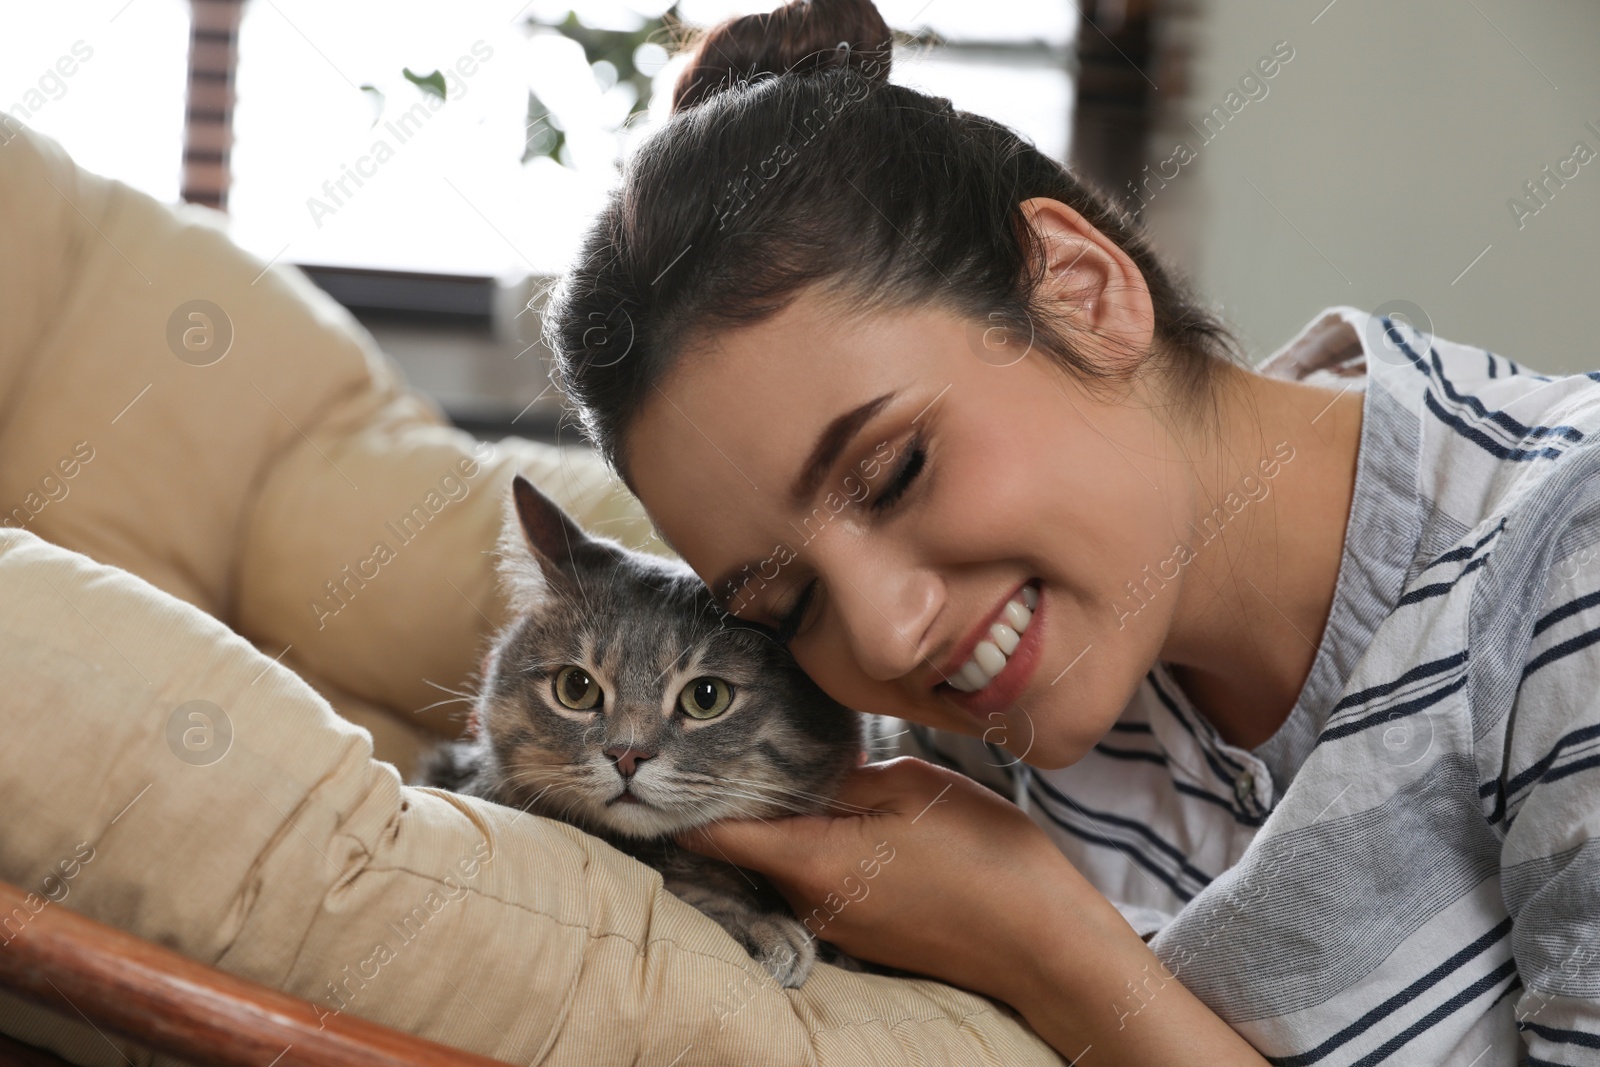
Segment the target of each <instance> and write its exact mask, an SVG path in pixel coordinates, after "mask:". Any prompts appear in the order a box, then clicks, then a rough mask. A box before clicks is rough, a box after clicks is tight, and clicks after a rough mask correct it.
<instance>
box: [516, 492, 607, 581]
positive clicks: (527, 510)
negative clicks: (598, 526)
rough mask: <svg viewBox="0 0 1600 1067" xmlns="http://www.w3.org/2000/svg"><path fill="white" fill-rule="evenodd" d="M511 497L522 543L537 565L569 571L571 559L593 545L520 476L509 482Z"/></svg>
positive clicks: (557, 506) (552, 502)
mask: <svg viewBox="0 0 1600 1067" xmlns="http://www.w3.org/2000/svg"><path fill="white" fill-rule="evenodd" d="M511 498H512V500H513V501H514V502H515V504H516V511H517V523H518V524H519V525H520V526H521V528H522V538H523V541H524V543H526V544H527V546H528V549H529V551H531V552H532V553H533V556H534V559H536V560H538V561H539V563H540V564H541V565H543V564H545V563H553V564H555V565H556V566H557V567H560V568H562V569H563V570H566V569H570V568H571V567H572V566H573V560H574V557H576V556H577V555H578V554H580V553H581V552H582V551H583V550H584V549H587V548H589V547H590V546H591V545H593V543H594V539H593V538H591V537H590V536H589V535H588V534H586V533H584V532H583V527H581V526H579V525H578V524H577V523H575V522H573V521H572V518H571V516H569V515H568V514H567V513H566V512H565V511H563V510H561V505H560V504H557V503H556V502H555V501H554V500H551V499H550V498H549V497H547V496H545V495H544V494H543V493H541V492H539V490H538V489H536V488H535V487H534V484H533V483H532V482H530V481H528V479H526V478H524V477H523V476H522V475H521V474H518V475H516V476H515V477H514V478H512V479H511Z"/></svg>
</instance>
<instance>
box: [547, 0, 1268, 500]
mask: <svg viewBox="0 0 1600 1067" xmlns="http://www.w3.org/2000/svg"><path fill="white" fill-rule="evenodd" d="M891 44H892V41H891V35H890V31H889V28H888V26H887V25H886V24H885V23H884V21H883V19H882V17H881V16H880V15H879V14H878V12H877V9H876V8H875V7H873V5H872V4H871V3H869V2H867V0H794V2H792V3H789V4H787V5H786V6H784V7H781V8H779V9H777V10H776V11H773V12H772V13H770V14H761V15H748V16H744V17H742V18H736V19H731V20H729V21H728V22H725V23H723V24H722V25H720V26H718V27H716V28H715V29H713V30H711V31H710V32H709V33H707V34H706V35H705V36H704V37H703V38H702V39H701V40H700V41H699V42H698V45H697V46H696V48H695V50H694V53H693V56H692V58H691V62H690V64H689V66H688V67H687V68H686V69H685V71H684V73H683V75H682V77H681V78H680V80H679V81H678V83H677V86H676V89H675V91H674V94H673V99H674V114H673V116H672V117H671V119H670V120H669V121H668V122H667V123H666V124H665V125H664V126H663V127H662V128H661V129H660V130H658V131H657V132H656V133H655V134H653V135H652V136H651V137H650V138H648V139H647V140H646V141H645V143H644V144H643V145H641V146H640V148H639V150H638V151H637V152H636V153H635V154H634V156H633V158H632V159H631V160H630V161H629V163H628V165H627V167H626V170H625V173H624V175H623V180H622V182H621V184H620V186H619V187H618V188H617V189H616V190H615V191H614V192H613V193H612V195H611V198H610V200H609V202H608V203H607V205H606V207H605V209H604V210H603V211H602V212H601V214H600V216H599V218H598V219H597V221H596V222H595V224H594V226H593V227H592V228H591V229H590V231H589V233H588V235H587V236H586V238H585V240H584V243H583V247H582V250H581V252H580V255H579V258H578V260H577V264H576V266H575V267H574V268H573V269H572V270H571V271H570V272H569V273H568V274H567V275H566V276H565V277H564V278H563V279H562V280H561V282H560V283H559V285H558V286H557V289H556V291H555V292H554V293H553V295H552V298H551V301H550V304H549V305H548V307H547V308H546V313H545V326H546V331H547V337H548V339H549V343H550V346H551V349H552V351H553V352H554V353H555V357H556V374H557V379H558V381H559V383H560V384H561V386H562V387H563V388H564V389H565V390H566V392H567V395H568V397H569V398H570V399H571V400H572V401H573V403H574V404H575V405H576V407H577V411H578V415H579V418H580V420H581V422H582V425H583V427H584V429H585V431H586V432H587V434H588V436H589V437H590V439H591V440H592V441H593V442H594V443H595V445H596V447H597V448H599V450H600V451H601V453H602V454H603V455H604V456H605V457H606V459H607V461H608V462H609V463H610V464H611V465H612V466H613V468H615V469H616V470H617V471H618V472H619V473H620V474H621V475H622V477H623V478H624V480H627V478H628V472H627V471H626V469H624V465H623V438H624V436H625V435H626V433H627V430H628V427H629V426H630V424H631V422H632V420H633V418H634V416H635V415H636V414H637V412H638V410H639V408H640V406H641V405H642V404H643V403H644V402H645V401H646V400H647V399H648V398H649V396H650V394H651V392H652V391H653V390H654V389H655V388H656V387H657V386H658V385H659V384H660V383H661V381H662V380H663V379H664V378H665V377H666V375H667V374H668V373H669V372H670V371H671V370H672V368H673V367H674V366H675V365H676V361H677V360H679V359H681V358H686V357H688V356H689V355H690V354H691V353H692V347H693V342H694V341H695V340H696V338H699V337H704V336H706V334H707V333H709V332H712V331H715V330H717V329H719V328H725V327H729V326H738V325H741V324H750V323H754V322H758V321H760V320H762V319H764V318H766V317H767V316H770V315H772V314H774V313H776V312H778V311H780V310H781V309H782V308H783V307H785V306H786V305H787V304H788V303H789V302H790V301H791V300H793V299H794V298H795V297H796V296H797V295H799V293H800V292H801V291H802V290H805V289H808V288H811V287H818V288H820V289H821V290H823V291H825V292H827V293H828V294H829V295H832V296H837V297H839V298H841V299H842V300H843V301H845V304H846V306H849V307H851V308H853V309H857V310H859V311H870V310H877V309H888V308H905V307H916V306H938V307H941V308H944V309H946V310H949V311H953V312H955V313H957V314H959V315H961V316H963V317H965V318H967V319H968V320H969V321H970V322H973V323H981V324H982V325H983V328H984V329H987V330H991V331H992V330H996V329H998V330H1002V331H1005V333H1006V334H1008V335H1009V336H1011V337H1014V338H1018V339H1019V343H1020V339H1026V341H1027V342H1028V343H1029V344H1031V345H1032V346H1034V347H1037V348H1039V349H1040V350H1041V351H1042V352H1043V353H1044V354H1046V355H1047V356H1048V357H1050V358H1051V359H1053V361H1054V362H1056V363H1057V364H1059V365H1060V366H1061V368H1062V369H1064V370H1065V371H1067V372H1068V373H1071V374H1072V375H1074V376H1075V377H1076V378H1077V379H1078V380H1079V381H1083V382H1087V383H1093V382H1102V383H1105V382H1109V381H1110V378H1109V376H1108V374H1107V372H1106V371H1105V370H1104V369H1103V368H1102V366H1101V365H1099V364H1097V363H1094V362H1092V361H1090V360H1088V359H1086V358H1084V357H1083V356H1082V355H1081V354H1080V353H1079V352H1078V351H1077V349H1076V348H1075V346H1074V344H1073V342H1072V335H1073V334H1074V332H1075V328H1073V327H1070V326H1067V325H1065V324H1064V323H1063V322H1062V321H1061V318H1060V316H1059V315H1057V314H1054V313H1052V312H1050V311H1049V310H1047V309H1046V308H1045V307H1044V306H1043V302H1042V301H1039V300H1037V299H1036V296H1035V293H1036V291H1037V289H1038V287H1039V284H1040V282H1041V280H1042V279H1043V277H1044V272H1045V264H1044V257H1043V254H1042V249H1041V247H1040V245H1039V243H1038V242H1037V241H1036V240H1035V239H1034V236H1033V231H1032V229H1031V227H1030V225H1029V223H1028V222H1027V220H1026V219H1025V218H1024V217H1023V215H1022V212H1021V211H1020V209H1019V206H1020V204H1021V203H1022V202H1023V201H1025V200H1028V199H1030V198H1033V197H1050V198H1053V199H1055V200H1058V201H1060V202H1062V203H1064V204H1066V205H1068V206H1069V207H1071V208H1073V209H1074V210H1075V211H1077V212H1078V213H1079V214H1081V215H1082V216H1083V217H1084V218H1085V219H1086V220H1087V221H1088V222H1089V223H1090V224H1091V225H1093V226H1095V227H1096V228H1097V229H1099V230H1100V231H1101V232H1102V233H1104V234H1105V235H1106V236H1107V237H1109V238H1110V239H1111V240H1112V241H1114V242H1115V243H1116V244H1117V245H1118V246H1120V247H1121V248H1122V249H1123V250H1124V251H1125V252H1126V253H1127V255H1128V256H1129V258H1130V259H1132V261H1133V262H1134V264H1135V265H1136V266H1137V267H1138V269H1139V271H1140V272H1141V273H1142V274H1143V276H1144V280H1145V284H1146V285H1147V287H1148V288H1149V291H1150V297H1151V302H1152V304H1153V307H1154V317H1155V341H1154V343H1153V344H1152V346H1151V350H1150V353H1149V357H1150V359H1151V360H1153V361H1155V364H1156V366H1155V367H1154V368H1153V369H1155V370H1158V371H1160V372H1161V373H1162V375H1163V379H1162V380H1163V382H1164V384H1165V385H1166V386H1167V391H1168V395H1170V396H1171V397H1172V398H1173V402H1174V404H1175V406H1176V407H1177V408H1178V409H1180V412H1181V413H1183V414H1188V415H1196V414H1201V413H1204V412H1207V411H1209V412H1210V413H1211V414H1213V415H1214V414H1215V404H1216V385H1217V383H1218V382H1219V381H1220V378H1221V374H1220V371H1221V370H1222V368H1223V366H1224V365H1226V364H1233V365H1235V366H1245V365H1246V363H1245V361H1244V359H1243V357H1242V355H1241V354H1240V352H1239V348H1238V344H1237V342H1236V341H1235V340H1234V338H1233V336H1232V334H1231V333H1230V331H1229V330H1228V329H1227V327H1226V326H1225V325H1224V324H1223V323H1222V322H1221V321H1220V320H1219V319H1218V318H1217V316H1215V315H1214V314H1213V313H1212V312H1211V311H1209V310H1208V309H1207V308H1205V307H1204V306H1202V305H1201V304H1200V303H1199V302H1198V301H1197V300H1196V299H1195V298H1194V297H1193V296H1192V295H1191V294H1190V293H1189V291H1188V290H1187V288H1186V287H1185V286H1184V285H1183V283H1182V282H1181V281H1180V279H1178V278H1177V277H1176V276H1175V275H1174V274H1173V273H1172V272H1170V271H1169V270H1168V269H1167V268H1166V267H1165V266H1164V265H1163V264H1162V263H1161V262H1160V260H1159V259H1158V257H1157V255H1156V253H1155V251H1154V250H1153V248H1152V247H1151V244H1150V242H1149V240H1148V238H1147V237H1146V236H1145V234H1144V233H1143V231H1142V230H1141V229H1140V227H1139V226H1138V224H1137V223H1136V222H1135V221H1134V220H1133V219H1132V218H1131V217H1129V216H1128V215H1126V214H1125V213H1123V212H1122V211H1121V210H1120V209H1119V208H1117V207H1116V206H1114V205H1113V204H1112V202H1111V201H1110V200H1109V199H1108V198H1106V197H1105V196H1103V195H1101V194H1100V193H1099V192H1097V191H1095V190H1093V189H1092V188H1090V187H1089V186H1087V185H1086V184H1085V183H1083V182H1081V181H1080V180H1078V179H1077V178H1076V177H1075V176H1074V175H1073V174H1072V173H1071V172H1070V171H1069V170H1068V169H1067V168H1066V167H1065V166H1063V165H1062V164H1060V163H1058V162H1057V161H1055V160H1053V159H1051V158H1049V157H1048V156H1046V155H1044V154H1043V153H1041V152H1040V151H1039V150H1038V149H1037V148H1035V147H1034V146H1033V145H1032V144H1031V143H1029V142H1028V141H1027V140H1025V139H1023V138H1022V137H1020V136H1018V135H1017V134H1016V133H1015V132H1014V131H1012V130H1011V129H1009V128H1008V127H1006V126H1004V125H1002V124H1000V123H998V122H995V121H993V120H991V119H987V118H984V117H983V116H980V115H975V114H972V113H970V112H966V111H959V110H957V109H956V108H954V107H953V106H952V105H951V103H950V101H949V100H947V99H944V98H942V97H935V96H930V95H928V94H926V93H921V92H917V91H915V90H913V89H909V88H906V87H904V86H900V85H891V84H890V83H889V67H890V55H891ZM630 484H631V483H630Z"/></svg>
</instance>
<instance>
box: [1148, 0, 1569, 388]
mask: <svg viewBox="0 0 1600 1067" xmlns="http://www.w3.org/2000/svg"><path fill="white" fill-rule="evenodd" d="M1160 32H1161V33H1162V35H1163V39H1164V41H1165V42H1166V44H1167V45H1168V47H1169V50H1170V51H1169V56H1170V57H1171V62H1169V63H1167V64H1165V65H1164V66H1165V69H1164V70H1163V69H1159V68H1158V69H1157V70H1155V71H1153V72H1152V76H1153V77H1154V79H1155V81H1156V82H1157V84H1158V85H1159V84H1160V83H1161V82H1162V81H1163V79H1164V77H1171V78H1174V79H1178V80H1179V81H1186V83H1187V84H1182V85H1176V86H1175V87H1174V89H1173V91H1172V92H1171V93H1168V92H1167V91H1166V90H1165V88H1164V89H1163V93H1162V96H1163V104H1162V106H1161V108H1160V113H1159V120H1158V121H1157V123H1156V125H1155V128H1154V129H1153V130H1152V133H1151V136H1150V140H1149V145H1148V149H1147V162H1153V163H1156V164H1158V165H1159V163H1160V161H1165V160H1168V159H1169V158H1171V157H1172V155H1173V151H1174V148H1175V146H1176V144H1177V143H1178V142H1180V141H1186V142H1187V143H1188V144H1189V145H1190V146H1191V147H1193V148H1194V149H1195V158H1194V159H1193V160H1191V161H1190V162H1188V163H1186V164H1168V165H1167V166H1166V167H1165V173H1166V174H1172V173H1174V171H1176V173H1177V177H1176V178H1175V179H1173V180H1171V181H1169V182H1167V184H1166V185H1165V187H1164V188H1161V187H1157V186H1155V184H1154V183H1152V186H1151V188H1152V190H1153V193H1151V194H1147V201H1148V203H1147V206H1146V207H1145V209H1144V210H1145V216H1146V219H1147V221H1148V223H1149V225H1150V226H1151V228H1152V229H1153V231H1154V232H1155V234H1156V236H1157V238H1158V239H1159V241H1160V243H1161V244H1162V246H1163V247H1164V248H1166V249H1168V250H1169V251H1170V252H1171V254H1172V256H1173V258H1175V259H1176V260H1178V261H1179V262H1180V263H1181V264H1182V266H1183V267H1184V268H1185V269H1186V270H1187V271H1189V272H1190V273H1191V274H1192V276H1193V277H1194V278H1195V280H1197V281H1198V282H1199V285H1200V288H1201V290H1202V291H1203V292H1204V293H1206V294H1207V295H1208V296H1210V297H1211V298H1213V299H1214V300H1216V301H1218V302H1220V303H1221V304H1222V305H1223V308H1224V310H1225V311H1226V313H1227V314H1228V316H1229V317H1230V318H1231V319H1232V320H1233V321H1234V322H1235V324H1236V325H1237V326H1238V327H1239V328H1240V330H1241V331H1242V333H1243V334H1244V335H1245V337H1246V339H1247V341H1248V342H1249V344H1250V346H1251V348H1252V354H1254V355H1256V356H1258V357H1259V356H1263V355H1265V354H1267V353H1268V352H1269V351H1270V349H1271V348H1273V347H1276V346H1277V345H1278V344H1279V343H1281V342H1282V341H1283V340H1285V339H1287V338H1288V337H1289V336H1290V335H1291V334H1292V333H1293V331H1294V330H1295V329H1297V328H1298V327H1299V326H1300V325H1302V324H1303V323H1304V322H1306V321H1307V320H1308V319H1309V318H1310V317H1311V316H1312V315H1313V314H1315V313H1316V311H1317V310H1318V309H1320V308H1322V307H1325V306H1327V305H1330V304H1353V305H1355V306H1357V307H1361V308H1364V309H1367V310H1372V309H1374V308H1377V307H1379V306H1381V305H1384V304H1385V303H1388V302H1392V301H1407V302H1410V303H1411V304H1414V305H1415V306H1416V307H1418V308H1420V309H1421V310H1422V312H1423V313H1425V314H1426V315H1427V316H1428V317H1429V318H1430V319H1431V320H1432V324H1433V332H1435V333H1436V334H1438V335H1439V336H1441V337H1446V338H1449V339H1451V340H1456V341H1461V342H1464V343H1468V344H1473V345H1480V346H1482V347H1486V348H1489V349H1492V350H1493V351H1496V352H1500V353H1502V354H1505V355H1508V356H1510V357H1511V358H1512V359H1514V360H1516V361H1518V362H1520V363H1524V364H1527V365H1529V366H1532V367H1534V368H1536V369H1539V370H1542V371H1547V372H1553V373H1555V372H1571V371H1580V370H1589V369H1594V368H1600V330H1597V325H1600V323H1597V318H1596V311H1597V304H1600V4H1597V3H1594V2H1592V0H1552V2H1541V3H1517V2H1513V0H1406V2H1405V3H1394V2H1392V0H1335V2H1334V3H1332V4H1329V3H1328V0H1293V2H1290V3H1285V2H1282V0H1208V2H1205V3H1203V4H1200V5H1196V6H1194V7H1193V8H1191V9H1189V10H1185V11H1180V12H1174V13H1173V14H1172V15H1171V17H1170V18H1169V20H1168V22H1167V23H1166V24H1165V25H1163V26H1162V27H1161V29H1160ZM1277 42H1287V44H1288V46H1289V47H1290V48H1292V50H1293V55H1294V58H1293V59H1292V60H1290V61H1289V62H1287V63H1284V64H1283V65H1282V68H1281V70H1280V71H1279V72H1278V73H1277V74H1276V75H1275V76H1274V77H1272V78H1271V79H1263V80H1262V84H1263V85H1265V86H1266V93H1265V95H1261V90H1260V89H1254V90H1253V92H1254V93H1255V95H1256V97H1257V98H1256V99H1250V98H1248V97H1246V96H1245V94H1244V92H1242V91H1241V90H1240V85H1239V83H1240V79H1241V77H1242V76H1244V75H1246V74H1247V73H1249V72H1251V71H1253V70H1254V69H1255V65H1256V63H1257V61H1258V60H1259V59H1260V58H1261V57H1263V56H1270V55H1271V54H1272V51H1273V46H1274V45H1275V44H1276V43H1277ZM1230 91H1232V92H1237V93H1239V98H1240V99H1243V100H1244V101H1245V102H1244V104H1243V106H1242V107H1240V108H1239V111H1238V114H1236V115H1232V116H1231V117H1230V118H1229V121H1228V122H1227V123H1226V124H1225V125H1224V124H1222V123H1221V122H1219V121H1217V120H1216V119H1213V121H1212V124H1211V127H1210V130H1203V131H1198V132H1197V129H1196V127H1197V126H1198V125H1199V124H1200V122H1201V119H1202V118H1203V117H1204V116H1205V115H1206V114H1207V113H1208V112H1210V111H1211V109H1212V108H1214V107H1219V106H1222V105H1223V101H1224V98H1225V97H1226V96H1227V94H1228V93H1229V92H1230ZM1226 110H1227V109H1226V108H1224V111H1226ZM1191 123H1193V125H1191ZM1212 131H1215V132H1214V135H1213V136H1211V139H1210V140H1209V141H1206V140H1205V138H1204V136H1203V133H1211V132H1212ZM1580 142H1581V143H1582V144H1583V145H1585V146H1587V149H1588V150H1590V151H1591V152H1592V153H1596V155H1594V156H1593V158H1592V159H1591V161H1590V162H1588V163H1582V162H1579V159H1580V158H1581V157H1582V156H1583V155H1584V153H1581V152H1580V153H1577V154H1576V157H1575V153H1574V148H1575V146H1577V145H1578V144H1579V143H1580ZM1547 167H1548V168H1549V171H1548V172H1547V171H1546V170H1545V168H1547ZM1563 172H1565V173H1566V174H1567V175H1569V177H1567V178H1562V177H1561V175H1562V173H1563ZM1574 172H1575V175H1576V176H1570V175H1573V174H1574ZM1550 175H1554V178H1552V177H1550ZM1530 182H1532V183H1535V184H1534V188H1535V190H1537V191H1538V192H1539V195H1540V197H1542V198H1543V201H1544V202H1542V203H1541V200H1539V199H1535V197H1534V195H1532V193H1531V192H1530V190H1529V188H1528V185H1527V183H1530ZM1122 192H1123V193H1124V195H1125V197H1130V196H1132V195H1133V193H1132V192H1130V191H1129V190H1128V189H1127V188H1126V187H1124V188H1123V189H1122ZM1513 200H1516V201H1520V202H1521V203H1522V204H1523V205H1524V208H1523V209H1521V210H1517V209H1514V208H1513V207H1512V206H1510V204H1508V201H1513Z"/></svg>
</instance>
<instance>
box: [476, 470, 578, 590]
mask: <svg viewBox="0 0 1600 1067" xmlns="http://www.w3.org/2000/svg"><path fill="white" fill-rule="evenodd" d="M594 544H595V542H594V540H593V538H591V537H590V536H589V535H588V534H586V533H584V532H583V529H582V528H581V527H579V526H578V524H577V523H575V522H573V521H572V519H571V518H570V517H568V515H567V513H566V512H564V511H562V510H561V505H559V504H557V503H556V502H555V501H554V500H551V499H550V498H549V497H547V496H545V495H544V494H543V493H541V492H539V490H538V489H536V488H534V485H533V483H532V482H530V481H528V479H526V478H524V477H523V476H522V475H521V474H518V475H516V476H515V477H514V478H512V480H511V500H510V501H509V506H508V507H507V508H506V512H505V520H504V522H503V523H502V524H501V527H500V540H499V543H498V544H497V545H496V552H495V571H496V573H498V575H499V576H500V584H501V589H502V591H503V592H504V593H505V595H506V596H507V598H508V600H509V602H510V605H511V610H512V611H513V612H514V613H516V614H519V615H525V614H527V613H529V612H532V611H536V610H538V608H539V607H540V606H541V605H543V604H544V603H546V601H547V600H548V599H549V598H550V596H551V595H552V593H556V592H557V591H558V590H564V589H567V590H570V589H571V588H572V587H573V585H574V582H575V578H574V574H573V572H574V570H575V558H576V557H577V556H578V555H579V554H580V553H582V552H583V551H584V550H585V549H586V548H588V547H589V546H592V545H594Z"/></svg>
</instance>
